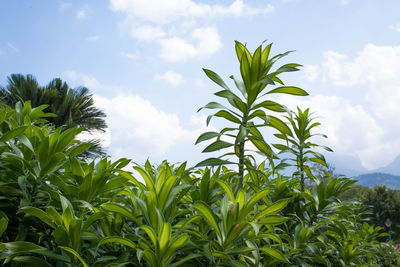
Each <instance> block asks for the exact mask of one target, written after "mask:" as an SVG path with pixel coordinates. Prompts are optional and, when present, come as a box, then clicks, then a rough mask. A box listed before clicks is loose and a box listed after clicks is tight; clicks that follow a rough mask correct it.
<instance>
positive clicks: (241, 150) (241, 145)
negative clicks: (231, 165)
mask: <svg viewBox="0 0 400 267" xmlns="http://www.w3.org/2000/svg"><path fill="white" fill-rule="evenodd" d="M247 116H248V115H247V113H246V114H244V115H243V118H242V123H241V126H242V127H246V126H247ZM245 142H246V140H243V141H241V142H240V143H239V186H238V189H237V191H236V194H237V192H239V190H241V189H242V187H243V177H244V144H245Z"/></svg>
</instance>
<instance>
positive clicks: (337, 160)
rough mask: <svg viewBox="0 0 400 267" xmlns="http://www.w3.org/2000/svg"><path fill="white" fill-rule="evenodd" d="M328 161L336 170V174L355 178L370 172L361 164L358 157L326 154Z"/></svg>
mask: <svg viewBox="0 0 400 267" xmlns="http://www.w3.org/2000/svg"><path fill="white" fill-rule="evenodd" d="M325 157H326V161H327V162H328V163H330V164H332V166H333V167H334V168H335V173H339V174H343V175H345V176H348V177H354V176H357V175H360V174H363V173H366V172H368V170H367V169H366V168H364V167H363V166H362V164H361V161H360V159H359V158H358V157H357V156H348V155H341V154H336V153H326V154H325Z"/></svg>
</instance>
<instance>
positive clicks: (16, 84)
mask: <svg viewBox="0 0 400 267" xmlns="http://www.w3.org/2000/svg"><path fill="white" fill-rule="evenodd" d="M21 100H22V101H30V103H31V105H32V107H38V106H40V105H47V107H46V108H45V109H44V111H45V112H51V113H54V114H55V115H56V116H52V117H48V118H47V120H48V121H49V122H50V123H52V124H54V126H56V127H60V126H64V127H65V129H71V128H81V129H83V130H84V131H87V132H93V131H102V132H104V131H105V129H106V128H107V125H106V123H105V120H104V118H105V116H106V115H105V114H104V112H102V111H101V110H100V109H98V108H96V107H95V106H94V102H93V97H92V95H90V94H89V90H88V89H87V88H85V87H78V88H76V89H71V88H70V87H69V86H68V84H67V83H65V82H63V81H62V80H61V79H54V80H52V81H51V82H50V83H49V84H48V85H46V86H44V87H41V86H39V84H38V82H37V81H36V79H35V77H33V76H32V75H26V77H25V76H23V75H21V74H11V75H10V76H9V77H8V84H7V86H6V87H5V88H1V87H0V102H1V103H3V104H6V105H9V106H15V105H16V104H17V103H18V102H19V101H21ZM91 143H92V148H91V151H93V152H95V153H101V154H102V153H103V152H102V151H101V147H100V143H99V140H96V139H95V140H92V141H91Z"/></svg>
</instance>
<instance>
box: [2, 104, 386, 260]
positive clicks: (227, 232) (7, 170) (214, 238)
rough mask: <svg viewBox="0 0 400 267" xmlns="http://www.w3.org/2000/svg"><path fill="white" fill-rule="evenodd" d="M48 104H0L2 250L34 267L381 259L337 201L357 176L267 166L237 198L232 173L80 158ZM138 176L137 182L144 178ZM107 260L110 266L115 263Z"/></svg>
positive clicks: (251, 175)
mask: <svg viewBox="0 0 400 267" xmlns="http://www.w3.org/2000/svg"><path fill="white" fill-rule="evenodd" d="M44 109H45V106H39V107H37V108H35V109H32V108H31V106H30V103H29V102H27V103H25V104H24V105H21V104H20V103H19V104H17V106H16V109H15V110H13V109H11V108H8V107H3V108H2V109H1V112H0V119H1V120H0V121H1V124H0V129H1V137H0V147H1V154H0V157H1V162H2V164H1V166H0V183H1V187H0V188H1V191H0V194H1V195H0V199H1V202H0V204H1V213H0V214H1V219H0V230H1V231H0V232H1V237H0V240H1V242H3V243H1V244H0V250H1V251H2V253H1V254H0V258H1V259H3V264H14V263H16V264H21V265H24V264H25V265H26V264H28V265H29V264H30V265H32V264H33V265H40V266H55V265H57V266H76V265H82V266H105V265H107V264H111V265H112V266H115V265H130V266H143V265H146V266H181V265H184V266H185V265H192V266H226V265H234V266H248V265H256V266H290V265H314V266H315V264H321V265H328V266H348V265H350V264H356V265H361V264H369V263H373V262H374V260H375V259H377V256H376V255H377V243H376V238H377V237H378V236H379V235H380V234H379V230H380V228H375V227H374V226H369V225H367V224H365V223H364V224H362V223H361V222H360V219H361V213H360V207H359V206H358V205H356V204H345V203H342V202H340V201H339V200H338V199H337V197H338V195H339V194H341V193H342V192H344V191H346V190H347V189H348V188H349V187H350V186H351V185H352V184H353V181H351V180H349V179H347V178H339V179H331V178H324V177H318V178H316V183H315V185H314V186H313V187H312V188H310V189H306V190H305V191H304V192H302V191H300V190H299V187H300V184H299V182H298V180H295V179H294V180H293V179H286V178H283V177H280V176H279V175H278V176H277V177H275V178H274V177H273V176H271V173H270V172H269V171H268V170H266V169H265V164H264V163H262V164H261V165H259V166H258V167H257V169H256V170H250V171H249V172H248V174H246V176H245V177H244V180H245V186H244V187H243V189H241V190H239V191H238V193H237V194H236V195H235V194H234V188H233V186H232V181H233V179H234V178H235V176H236V173H235V172H234V171H231V170H229V169H228V168H225V167H219V168H217V169H216V170H215V171H211V170H210V169H208V168H206V169H199V170H195V169H190V168H189V169H188V168H187V167H186V163H183V164H181V165H179V166H174V165H170V164H168V163H167V162H163V163H162V164H161V165H159V166H152V165H151V164H150V163H149V162H147V163H146V165H145V166H144V167H140V166H134V170H135V173H136V174H135V175H133V174H132V173H131V172H129V171H126V170H124V169H123V168H124V167H126V166H127V164H128V163H129V162H130V161H129V160H126V159H120V160H118V161H116V162H111V161H109V160H107V159H102V160H98V161H97V162H93V161H92V162H86V161H84V160H82V159H78V158H77V157H76V156H77V155H78V154H80V153H81V152H82V151H83V150H85V149H87V148H88V145H87V144H85V143H80V142H79V141H77V140H76V139H75V136H76V135H77V134H78V133H79V132H80V130H78V129H69V130H67V131H64V132H61V130H60V129H59V128H54V127H52V126H49V125H44V124H43V122H44V121H43V117H44V116H46V115H48V114H45V113H44V112H43V110H44ZM141 181H144V182H143V183H142V182H141ZM111 265H110V266H111Z"/></svg>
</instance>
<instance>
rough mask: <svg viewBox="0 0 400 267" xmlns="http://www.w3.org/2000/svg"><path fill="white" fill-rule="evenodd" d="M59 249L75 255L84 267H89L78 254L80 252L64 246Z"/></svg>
mask: <svg viewBox="0 0 400 267" xmlns="http://www.w3.org/2000/svg"><path fill="white" fill-rule="evenodd" d="M59 248H61V249H62V250H65V251H67V252H69V253H71V254H72V255H74V256H75V257H77V258H78V260H79V261H80V262H81V263H82V265H83V266H84V267H89V265H88V264H87V263H86V262H85V261H84V260H83V259H82V258H81V256H80V255H79V254H78V252H76V251H75V250H73V249H72V248H69V247H64V246H59Z"/></svg>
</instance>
